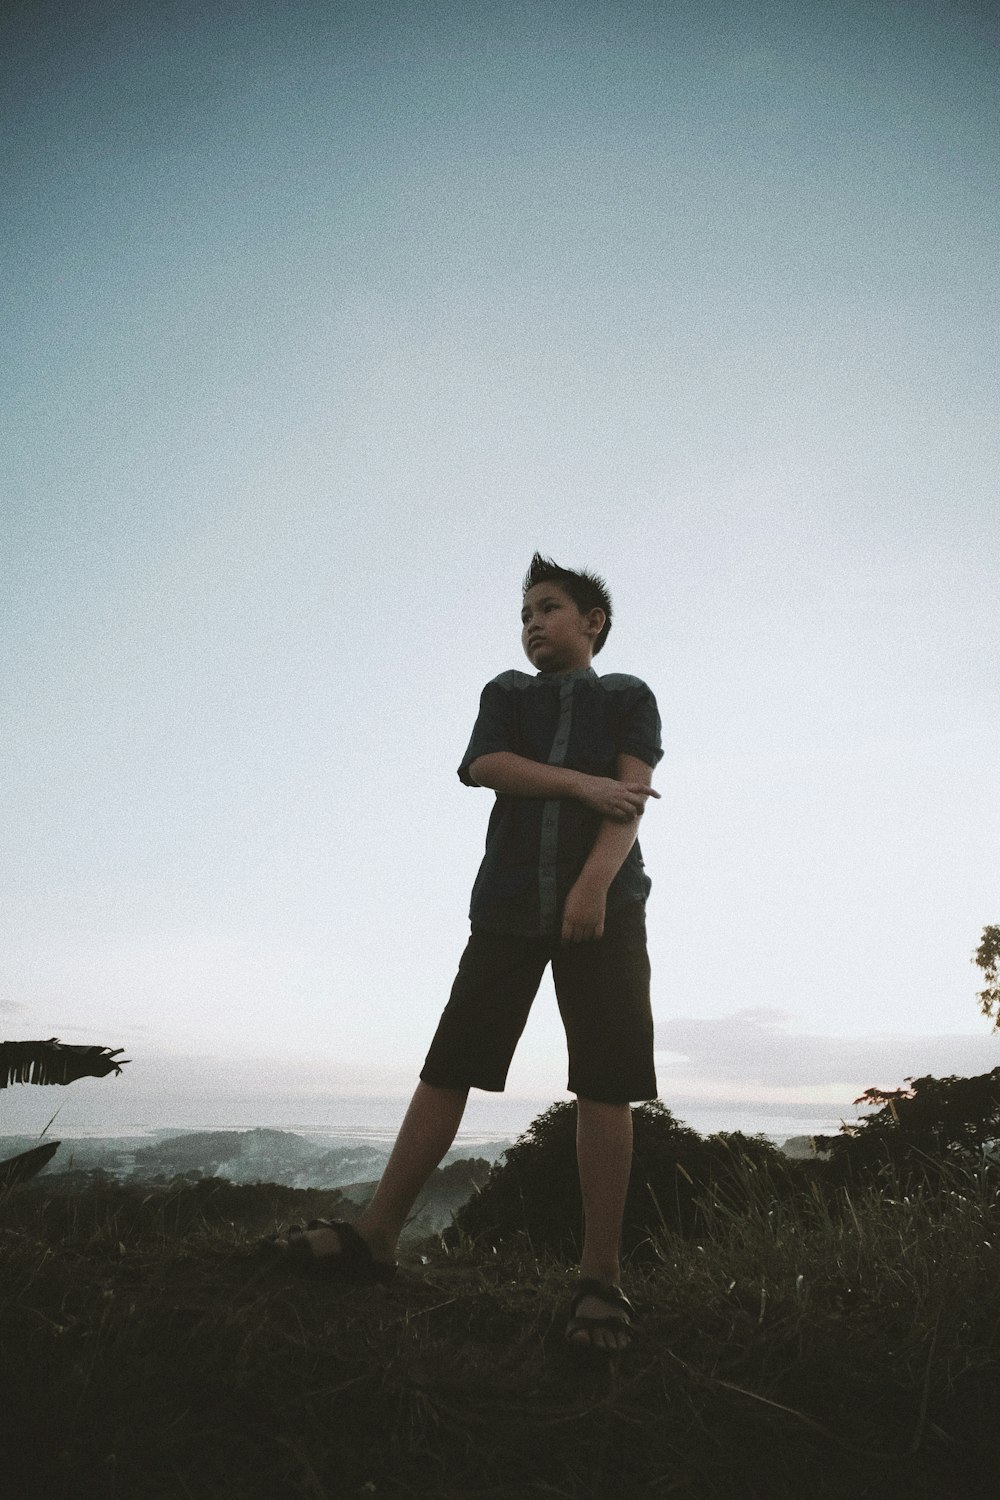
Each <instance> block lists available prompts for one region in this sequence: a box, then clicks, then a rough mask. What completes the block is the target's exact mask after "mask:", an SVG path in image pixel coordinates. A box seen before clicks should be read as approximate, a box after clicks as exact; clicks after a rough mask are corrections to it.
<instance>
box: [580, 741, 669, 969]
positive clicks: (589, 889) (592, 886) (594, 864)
mask: <svg viewBox="0 0 1000 1500" xmlns="http://www.w3.org/2000/svg"><path fill="white" fill-rule="evenodd" d="M615 770H616V771H617V774H618V777H619V778H620V780H621V782H622V783H623V784H625V785H643V786H645V788H646V789H647V793H648V795H650V796H653V797H658V796H659V792H654V791H653V789H652V787H651V785H650V783H651V781H652V779H653V771H652V767H650V766H648V765H647V764H646V762H645V761H644V760H640V759H639V757H638V756H636V755H625V754H622V755H619V756H618V757H617V759H616V761H615ZM641 816H642V808H640V809H639V811H638V813H636V814H635V815H634V816H633V817H631V818H629V819H628V821H627V822H623V821H621V820H620V819H619V820H612V819H609V818H605V819H604V821H603V822H602V824H601V826H600V828H599V829H598V831H597V838H596V839H595V840H594V846H593V848H592V849H591V851H590V853H589V854H588V855H587V858H586V860H585V861H584V865H583V869H582V870H581V871H580V873H579V875H578V876H577V878H576V880H575V881H574V883H573V885H572V887H571V888H570V891H569V894H568V895H567V897H566V903H565V905H564V907H563V922H562V940H563V942H564V943H586V942H592V941H594V940H595V939H596V938H599V937H602V936H603V934H604V911H605V904H606V902H607V897H608V888H609V886H610V885H611V882H612V881H613V880H614V878H615V876H616V875H617V874H618V871H619V870H620V869H621V867H622V865H623V864H624V863H625V860H626V859H627V858H628V853H629V850H630V849H631V848H632V845H633V844H634V843H635V841H636V839H637V837H638V835H639V818H640V817H641Z"/></svg>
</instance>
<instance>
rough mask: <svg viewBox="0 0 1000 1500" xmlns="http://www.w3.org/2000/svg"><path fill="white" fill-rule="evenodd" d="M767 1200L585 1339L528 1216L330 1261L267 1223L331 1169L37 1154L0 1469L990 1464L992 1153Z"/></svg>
mask: <svg viewBox="0 0 1000 1500" xmlns="http://www.w3.org/2000/svg"><path fill="white" fill-rule="evenodd" d="M747 1202H748V1203H749V1207H748V1208H745V1209H744V1210H743V1211H741V1212H740V1213H739V1214H734V1213H732V1212H730V1211H727V1210H725V1209H723V1208H721V1207H715V1208H713V1207H712V1206H711V1205H709V1206H708V1208H707V1210H706V1218H705V1221H704V1225H703V1226H702V1229H701V1230H699V1235H698V1237H697V1238H692V1239H681V1238H678V1237H676V1236H673V1235H670V1234H669V1233H666V1232H665V1233H664V1234H663V1236H662V1238H661V1239H660V1240H659V1241H658V1242H657V1244H656V1247H655V1248H656V1255H655V1256H654V1257H653V1258H652V1259H649V1258H648V1257H644V1258H643V1259H642V1260H641V1263H640V1260H639V1259H638V1258H637V1259H636V1261H635V1262H634V1263H633V1266H632V1268H631V1269H630V1270H629V1271H628V1272H627V1274H626V1283H627V1286H628V1288H629V1290H630V1292H631V1293H632V1294H633V1296H634V1299H635V1301H636V1303H637V1305H638V1307H639V1310H640V1314H641V1325H640V1328H641V1332H640V1335H639V1337H638V1339H637V1341H636V1343H635V1345H634V1347H633V1349H632V1350H631V1351H630V1353H629V1354H628V1355H627V1356H626V1357H625V1358H623V1359H622V1360H621V1361H620V1362H619V1363H618V1364H617V1365H612V1366H604V1367H601V1366H596V1367H594V1366H590V1365H588V1364H582V1365H581V1364H580V1363H579V1362H578V1361H577V1360H576V1359H575V1358H574V1356H573V1355H572V1354H571V1352H570V1351H569V1350H567V1349H566V1347H565V1346H564V1344H563V1341H562V1325H563V1322H564V1320H565V1304H566V1300H567V1296H568V1292H569V1289H570V1286H571V1283H572V1271H571V1269H570V1268H569V1267H568V1266H566V1265H564V1264H562V1263H561V1262H559V1261H558V1260H555V1259H551V1258H548V1259H541V1258H536V1256H535V1254H534V1252H533V1249H532V1245H531V1242H530V1229H529V1230H527V1231H525V1232H523V1233H522V1234H520V1235H519V1236H517V1237H515V1239H514V1240H512V1241H510V1240H509V1241H507V1242H506V1243H505V1244H504V1245H503V1246H502V1247H501V1249H500V1250H498V1251H496V1252H495V1251H494V1250H493V1248H492V1246H491V1245H490V1244H489V1242H488V1241H487V1240H483V1241H481V1242H480V1243H479V1244H475V1243H472V1242H469V1241H467V1240H459V1241H458V1242H457V1243H456V1244H455V1245H454V1246H453V1247H452V1248H451V1250H450V1251H449V1252H447V1253H446V1252H445V1250H444V1248H443V1247H442V1246H441V1244H440V1242H439V1241H429V1242H427V1243H426V1244H424V1245H416V1246H411V1247H410V1250H409V1252H408V1258H407V1261H406V1264H405V1265H404V1268H403V1271H402V1273H401V1275H400V1277H399V1278H398V1280H397V1282H396V1283H395V1284H394V1285H393V1286H392V1287H391V1288H389V1289H379V1290H376V1291H370V1290H360V1289H339V1288H337V1287H334V1286H327V1285H322V1284H317V1283H314V1282H308V1281H299V1280H295V1279H294V1278H292V1277H291V1276H289V1274H288V1272H287V1270H285V1269H284V1268H278V1269H275V1268H274V1267H273V1266H272V1265H271V1263H270V1262H268V1261H266V1260H264V1259H262V1258H260V1257H259V1256H257V1255H255V1254H254V1253H253V1243H254V1240H255V1237H256V1236H257V1235H259V1234H260V1233H262V1232H264V1231H265V1230H266V1229H268V1228H269V1227H272V1226H273V1224H274V1221H275V1219H276V1218H277V1219H279V1220H287V1219H290V1218H305V1217H309V1216H311V1215H314V1214H316V1213H323V1212H329V1211H331V1210H332V1211H334V1212H336V1211H338V1208H337V1195H336V1193H334V1194H326V1195H324V1194H321V1193H307V1192H298V1191H296V1190H294V1189H289V1188H277V1187H275V1188H269V1187H239V1186H235V1185H233V1184H228V1183H219V1182H211V1183H209V1182H201V1183H183V1182H178V1183H176V1184H174V1185H173V1186H171V1187H164V1188H162V1189H160V1190H158V1191H154V1192H150V1191H149V1189H137V1188H129V1187H127V1186H122V1185H117V1184H111V1183H106V1184H103V1185H95V1186H94V1187H91V1188H88V1189H87V1190H86V1191H85V1192H83V1193H81V1192H78V1191H76V1192H73V1191H69V1190H65V1191H61V1190H60V1189H59V1186H58V1183H55V1182H47V1181H45V1180H40V1181H39V1182H38V1183H36V1184H34V1185H28V1186H25V1187H22V1188H21V1189H18V1190H16V1191H15V1192H13V1193H11V1194H10V1195H8V1197H7V1198H6V1200H5V1201H4V1202H3V1203H2V1204H0V1255H2V1275H0V1287H2V1291H0V1349H2V1375H0V1410H2V1412H3V1416H4V1427H5V1434H4V1449H3V1472H4V1478H5V1480H6V1482H7V1483H8V1484H9V1485H10V1486H11V1493H12V1494H20V1495H25V1496H31V1497H32V1500H47V1497H49V1496H51V1497H53V1500H55V1497H67V1500H69V1497H76V1500H79V1497H89V1496H91V1495H93V1496H97V1495H100V1496H102V1497H109V1500H147V1497H177V1500H191V1497H194V1500H209V1497H211V1500H215V1497H221V1500H277V1497H285V1496H288V1497H293V1496H294V1497H299V1496H301V1497H307V1500H339V1497H341V1496H358V1497H364V1496H371V1495H375V1496H394V1497H395V1496H398V1497H401V1500H402V1497H412V1496H419V1497H428V1500H429V1497H434V1500H458V1497H463V1500H465V1497H469V1500H471V1497H476V1500H501V1497H502V1500H534V1497H537V1500H543V1497H544V1500H583V1497H588V1500H589V1497H608V1500H612V1497H613V1500H619V1497H622V1496H633V1495H635V1496H645V1495H651V1496H685V1497H693V1500H758V1497H759V1500H784V1497H787V1500H863V1497H866V1496H872V1497H875V1496H878V1497H880V1500H884V1497H887V1496H889V1497H892V1496H900V1497H902V1496H907V1497H909V1500H916V1497H927V1500H931V1497H933V1500H950V1497H958V1496H964V1497H978V1496H983V1497H985V1496H993V1495H994V1494H995V1493H996V1487H995V1475H996V1473H997V1472H998V1470H1000V1436H998V1428H997V1422H996V1409H997V1398H998V1395H1000V1205H998V1199H997V1192H996V1188H995V1186H994V1183H993V1180H992V1178H990V1177H988V1176H986V1177H984V1176H981V1175H980V1176H976V1175H972V1174H969V1175H967V1176H965V1177H964V1178H962V1179H959V1178H958V1177H957V1176H956V1177H953V1178H952V1180H951V1182H950V1185H949V1186H948V1187H946V1188H941V1189H939V1190H937V1191H935V1192H927V1193H924V1194H916V1195H911V1196H910V1197H908V1198H903V1197H895V1196H894V1195H893V1194H892V1193H891V1192H889V1193H886V1192H881V1193H880V1192H875V1191H870V1192H868V1193H859V1194H857V1195H856V1196H852V1197H850V1198H845V1200H844V1202H843V1203H842V1204H841V1205H840V1207H841V1209H842V1210H843V1211H842V1212H837V1213H835V1214H834V1213H828V1212H827V1211H826V1210H825V1209H823V1208H822V1207H819V1206H817V1205H816V1204H815V1203H814V1204H812V1206H811V1207H810V1208H809V1209H808V1211H806V1206H805V1205H803V1208H802V1211H801V1212H798V1211H797V1210H796V1209H795V1207H794V1206H789V1205H788V1204H787V1203H785V1204H784V1205H780V1206H779V1205H776V1204H775V1202H773V1201H772V1200H770V1199H769V1198H768V1196H767V1195H766V1194H759V1195H758V1197H757V1198H756V1199H755V1198H754V1197H753V1195H752V1192H749V1190H748V1197H747Z"/></svg>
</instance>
